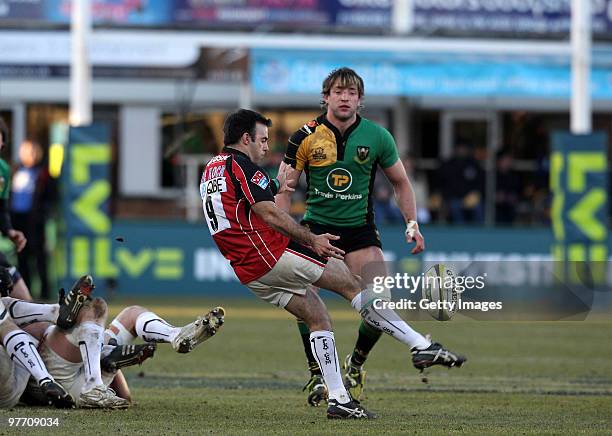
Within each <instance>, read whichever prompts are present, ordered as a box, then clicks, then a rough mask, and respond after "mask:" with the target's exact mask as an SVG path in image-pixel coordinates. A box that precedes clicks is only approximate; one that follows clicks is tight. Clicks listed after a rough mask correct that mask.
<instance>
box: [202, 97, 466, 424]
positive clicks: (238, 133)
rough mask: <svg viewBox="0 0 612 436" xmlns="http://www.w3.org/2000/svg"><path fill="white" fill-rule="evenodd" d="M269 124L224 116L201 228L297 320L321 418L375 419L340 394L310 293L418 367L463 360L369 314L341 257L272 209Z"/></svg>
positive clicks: (244, 115) (254, 286) (390, 316)
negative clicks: (320, 390)
mask: <svg viewBox="0 0 612 436" xmlns="http://www.w3.org/2000/svg"><path fill="white" fill-rule="evenodd" d="M270 125H271V121H270V120H269V119H267V118H265V117H264V116H263V115H261V114H259V113H257V112H254V111H250V110H245V109H240V110H238V111H236V112H234V113H231V114H230V115H229V116H228V117H227V119H226V120H225V123H224V126H223V132H224V144H225V148H224V149H223V150H222V152H221V153H220V154H219V155H217V156H215V157H214V158H212V159H211V160H210V161H209V162H208V163H207V164H206V167H205V168H204V172H203V174H202V180H201V184H200V193H201V195H202V201H203V206H204V211H205V214H206V219H207V223H208V228H209V230H210V233H211V234H212V236H213V239H214V241H215V243H216V244H217V246H218V248H219V250H220V251H221V253H222V254H223V255H224V256H225V257H226V258H227V259H228V260H229V261H230V263H231V265H232V268H233V269H234V271H235V272H236V275H237V276H238V278H239V279H240V282H241V283H243V284H245V285H246V286H247V287H248V288H249V289H250V290H251V291H252V292H253V293H255V294H256V295H258V296H259V297H261V298H262V299H264V300H265V301H268V302H269V303H271V304H274V305H275V306H278V307H281V308H284V309H285V310H287V311H288V312H290V313H291V314H292V315H294V316H296V317H298V318H299V319H301V320H303V321H304V322H305V323H306V325H307V326H308V328H309V330H310V332H311V333H310V337H309V338H310V346H311V349H312V353H313V355H314V357H315V358H316V360H317V363H318V364H319V367H320V368H321V372H322V374H323V379H324V381H325V384H326V386H327V389H328V392H329V402H328V407H327V417H328V418H340V419H346V418H365V419H368V418H375V417H376V415H375V414H373V413H372V412H369V411H368V410H366V409H365V408H364V407H363V406H361V405H360V404H359V403H358V402H356V401H354V400H353V399H351V397H350V396H349V394H348V392H347V391H346V389H345V387H344V384H343V381H342V374H341V372H340V365H339V363H338V355H337V353H336V343H335V338H334V334H333V332H332V327H331V319H330V317H329V314H328V313H327V308H326V307H325V304H324V303H323V301H322V300H321V298H320V297H319V296H318V295H317V294H316V293H315V292H313V291H312V290H311V289H310V288H309V286H310V285H315V286H317V287H322V288H325V289H329V290H330V291H333V292H335V293H337V294H339V295H341V296H343V297H344V298H346V299H347V300H348V301H350V302H351V305H352V306H353V308H354V309H355V310H357V311H358V312H359V313H360V314H361V316H362V317H363V319H364V320H365V322H367V323H368V324H369V325H371V326H373V327H374V328H376V329H378V330H381V331H383V332H385V333H387V334H389V335H391V336H393V337H394V338H395V339H397V340H398V341H400V342H401V343H403V344H404V345H406V346H407V347H408V348H409V350H410V351H411V352H412V363H413V365H414V366H416V367H417V368H426V367H429V366H431V365H444V366H447V367H453V366H461V365H462V364H463V362H464V361H465V358H464V357H461V356H458V355H456V354H454V353H452V352H450V351H448V350H446V349H444V348H443V347H442V346H441V345H440V344H437V343H431V342H430V341H429V340H427V339H426V338H424V337H423V336H421V335H420V334H418V333H417V332H415V331H414V330H413V329H412V328H410V326H409V325H408V324H406V322H405V321H403V320H402V319H401V318H400V317H399V316H398V315H397V314H396V313H395V312H394V311H393V310H391V309H389V308H387V307H383V308H380V309H378V308H375V307H374V305H373V303H374V301H375V300H376V299H375V298H370V297H371V294H370V297H368V295H369V294H368V291H367V289H365V287H364V286H363V285H362V283H361V281H360V279H359V277H357V276H355V275H353V274H351V272H350V271H349V269H348V267H347V266H346V264H345V263H344V262H342V257H343V255H344V251H342V250H341V249H339V248H337V247H334V246H333V245H332V244H331V241H333V240H337V239H338V236H335V235H331V234H329V233H323V234H320V235H315V234H313V233H312V232H310V231H309V230H308V229H307V228H306V227H303V226H300V225H299V224H298V223H296V222H295V221H294V220H293V219H292V218H291V216H290V215H288V214H287V213H286V212H285V211H283V210H281V209H280V208H278V207H277V206H276V205H275V203H274V195H275V194H277V193H278V192H282V191H283V189H286V188H287V186H286V180H283V179H284V178H285V177H286V175H284V174H282V173H280V174H279V178H278V179H277V180H276V181H271V180H270V179H269V178H268V176H267V175H266V173H265V171H264V170H263V169H262V168H261V167H259V166H257V164H256V163H257V162H260V161H261V160H262V159H263V157H265V155H266V153H267V151H268V127H269V126H270Z"/></svg>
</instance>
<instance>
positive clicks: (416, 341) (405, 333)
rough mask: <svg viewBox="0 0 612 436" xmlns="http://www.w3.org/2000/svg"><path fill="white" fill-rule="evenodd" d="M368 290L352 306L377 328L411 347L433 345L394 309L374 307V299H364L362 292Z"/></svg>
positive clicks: (357, 297) (420, 347)
mask: <svg viewBox="0 0 612 436" xmlns="http://www.w3.org/2000/svg"><path fill="white" fill-rule="evenodd" d="M364 292H367V291H361V292H360V293H359V294H357V295H356V296H355V298H353V300H352V301H351V306H353V308H354V309H355V310H357V311H359V313H360V314H361V317H362V318H363V319H364V320H365V322H367V323H368V324H370V325H371V326H372V327H374V328H375V329H378V330H380V331H382V332H383V333H387V334H388V335H390V336H393V337H394V338H395V339H397V340H398V341H400V342H402V343H404V344H406V345H408V346H409V347H410V348H411V349H412V348H416V349H418V350H422V349H424V348H427V347H429V346H430V345H431V342H430V341H428V340H427V339H425V337H424V336H423V335H422V334H420V333H419V332H417V331H415V330H413V329H412V328H411V327H410V326H409V325H408V324H406V321H404V320H403V319H401V318H400V317H399V315H398V314H397V313H395V311H394V310H392V309H388V308H386V307H385V308H381V309H376V308H374V305H373V303H374V300H372V301H362V300H364V299H365V298H362V294H364Z"/></svg>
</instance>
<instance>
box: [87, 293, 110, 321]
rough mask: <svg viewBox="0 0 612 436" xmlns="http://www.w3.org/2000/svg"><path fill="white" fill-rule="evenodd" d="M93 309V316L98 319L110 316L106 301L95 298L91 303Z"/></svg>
mask: <svg viewBox="0 0 612 436" xmlns="http://www.w3.org/2000/svg"><path fill="white" fill-rule="evenodd" d="M91 308H92V309H93V315H94V317H95V318H96V319H102V318H105V317H106V315H107V314H108V305H107V304H106V301H104V300H103V299H101V298H99V297H98V298H94V299H93V301H92V302H91Z"/></svg>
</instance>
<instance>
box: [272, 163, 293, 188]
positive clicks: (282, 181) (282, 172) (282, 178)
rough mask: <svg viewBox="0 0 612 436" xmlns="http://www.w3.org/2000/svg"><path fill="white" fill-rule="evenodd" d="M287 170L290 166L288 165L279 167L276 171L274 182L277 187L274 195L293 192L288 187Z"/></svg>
mask: <svg viewBox="0 0 612 436" xmlns="http://www.w3.org/2000/svg"><path fill="white" fill-rule="evenodd" d="M289 168H291V166H289V165H281V167H280V168H279V170H278V175H277V176H276V180H278V183H279V186H278V192H277V193H276V194H277V195H278V194H283V193H285V192H294V191H295V189H294V188H292V187H291V186H289V178H288V177H287V175H288V174H287V173H288V172H289Z"/></svg>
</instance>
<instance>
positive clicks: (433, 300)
mask: <svg viewBox="0 0 612 436" xmlns="http://www.w3.org/2000/svg"><path fill="white" fill-rule="evenodd" d="M423 279H424V283H423V286H422V287H421V296H422V300H421V302H420V304H419V306H420V308H421V309H425V310H427V312H428V313H429V314H430V315H431V316H432V317H433V318H434V319H437V320H438V321H448V320H449V319H451V318H452V317H453V316H454V315H455V313H457V310H458V309H459V293H458V292H457V289H456V287H455V273H454V272H453V270H452V269H450V268H448V267H447V266H445V265H444V264H442V263H437V264H435V265H433V266H432V267H431V268H429V269H428V270H427V271H426V272H425V274H424V275H423Z"/></svg>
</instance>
